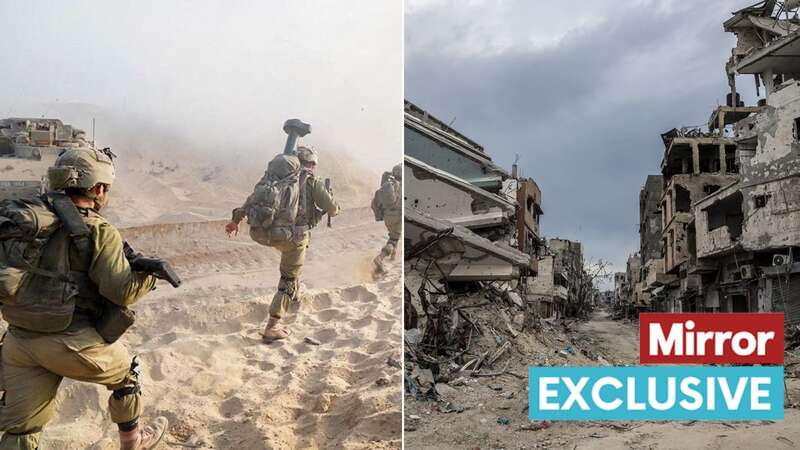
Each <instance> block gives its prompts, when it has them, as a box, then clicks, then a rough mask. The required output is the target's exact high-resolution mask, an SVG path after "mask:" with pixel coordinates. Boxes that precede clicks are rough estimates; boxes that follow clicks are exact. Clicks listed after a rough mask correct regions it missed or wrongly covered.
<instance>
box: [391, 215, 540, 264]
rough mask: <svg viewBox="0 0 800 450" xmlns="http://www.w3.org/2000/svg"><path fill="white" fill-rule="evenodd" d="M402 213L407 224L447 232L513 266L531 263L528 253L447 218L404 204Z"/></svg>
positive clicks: (437, 231)
mask: <svg viewBox="0 0 800 450" xmlns="http://www.w3.org/2000/svg"><path fill="white" fill-rule="evenodd" d="M404 213H405V216H404V220H405V222H406V223H408V224H413V225H415V226H418V227H420V228H422V229H425V230H427V231H430V232H432V233H447V234H448V235H449V236H452V237H455V238H457V239H459V240H460V241H462V242H463V243H464V245H465V246H467V247H471V248H474V249H476V250H480V251H482V252H485V253H487V254H489V255H492V256H495V257H497V258H499V259H501V260H503V261H506V262H508V263H511V264H512V265H515V266H529V265H530V264H531V257H530V255H527V254H525V253H522V252H521V251H519V250H517V249H515V248H512V247H511V246H509V245H505V244H503V243H499V242H492V241H490V240H489V239H486V238H485V237H482V236H480V235H478V234H476V233H474V232H472V231H470V230H469V229H467V228H466V227H462V226H460V225H456V224H454V223H452V222H448V221H447V220H443V219H437V218H435V217H432V216H430V215H428V214H425V213H423V212H420V211H419V210H417V209H416V208H413V207H411V206H406V207H405V209H404ZM412 245H413V244H412Z"/></svg>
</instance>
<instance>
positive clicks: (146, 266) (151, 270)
mask: <svg viewBox="0 0 800 450" xmlns="http://www.w3.org/2000/svg"><path fill="white" fill-rule="evenodd" d="M123 250H124V251H125V258H126V259H127V260H128V262H129V263H130V265H131V270H133V271H134V272H145V273H148V274H150V275H152V276H154V277H156V278H158V279H160V280H166V281H167V282H169V284H171V285H172V287H175V288H176V287H178V286H180V285H181V283H182V281H181V277H180V276H178V273H177V272H175V269H173V268H172V265H171V264H170V263H168V262H166V261H164V260H163V259H160V258H148V257H147V256H143V255H142V254H141V253H138V252H136V250H134V249H133V247H131V246H130V244H128V241H125V243H124V244H123Z"/></svg>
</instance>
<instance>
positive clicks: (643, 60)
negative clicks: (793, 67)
mask: <svg viewBox="0 0 800 450" xmlns="http://www.w3.org/2000/svg"><path fill="white" fill-rule="evenodd" d="M525 3H531V2H525ZM737 3H739V2H732V1H714V2H697V3H696V4H694V5H687V4H686V3H682V2H681V3H680V4H676V5H673V6H674V7H665V8H661V9H658V8H656V7H654V6H653V4H651V3H649V2H644V3H643V2H628V3H620V2H613V3H609V4H606V5H604V8H605V9H606V11H605V13H604V14H603V18H602V20H600V21H598V23H597V24H590V25H587V26H586V27H583V28H578V29H573V30H572V31H571V32H570V33H568V34H566V35H565V36H564V37H563V38H562V39H561V40H560V41H559V42H558V43H557V44H556V45H555V46H551V47H544V48H536V47H531V46H530V45H527V43H528V41H527V40H526V39H525V36H524V34H519V35H517V36H516V37H515V38H516V39H518V40H519V43H520V45H519V46H518V47H513V46H512V47H510V48H508V49H505V50H503V51H500V52H492V51H487V52H484V53H481V54H477V55H469V56H465V55H460V54H455V53H454V52H443V51H440V50H438V49H441V48H446V46H445V45H433V46H430V47H428V48H422V47H421V46H420V45H418V44H419V43H435V42H436V40H437V39H438V40H441V39H445V37H444V36H446V35H447V34H452V35H453V37H454V39H463V40H465V41H466V40H468V39H469V38H468V37H466V36H464V35H462V33H469V32H470V28H469V27H464V26H462V25H460V24H457V25H456V26H454V27H453V28H450V21H449V18H448V17H449V12H450V11H449V10H447V9H446V8H443V7H436V6H429V7H427V8H424V9H423V10H421V11H420V12H419V13H418V14H417V13H415V14H411V15H408V16H407V17H406V49H407V50H406V65H405V95H406V97H407V98H408V99H409V100H411V101H413V102H415V103H417V104H419V105H420V106H422V107H423V108H426V109H428V110H430V111H431V112H432V113H433V114H435V115H437V116H438V117H440V118H442V119H444V120H448V121H449V120H450V119H452V118H455V123H454V126H455V127H456V128H458V129H459V130H460V131H461V132H463V133H465V134H466V135H468V136H470V137H472V138H474V139H476V140H478V141H479V142H481V143H482V144H484V146H485V148H486V149H487V151H489V152H490V154H491V155H492V156H493V157H494V158H495V159H496V160H497V161H498V162H500V163H501V164H503V165H504V166H507V167H508V166H510V165H511V163H512V162H513V160H514V155H515V154H520V157H521V168H522V170H523V172H524V173H525V174H527V175H530V176H532V177H534V178H535V179H536V180H537V182H538V183H539V185H540V186H541V188H542V190H543V202H544V210H545V216H544V218H543V232H544V233H545V234H546V235H548V236H560V237H566V238H572V239H579V240H582V241H583V242H584V244H585V248H586V252H587V254H588V256H590V257H593V258H594V259H597V258H604V259H610V260H611V261H612V262H613V263H614V264H615V265H616V266H617V267H621V266H624V263H625V260H626V256H627V254H629V253H632V252H634V251H636V250H637V248H638V233H637V223H638V193H639V189H640V188H641V185H642V183H643V182H644V179H645V177H646V175H647V174H649V173H658V172H659V163H660V160H661V155H662V153H663V145H662V144H661V141H660V138H659V134H660V133H662V132H664V131H666V130H667V129H669V128H672V127H674V126H681V125H697V124H703V123H705V122H706V121H707V119H708V115H709V114H710V112H711V110H712V109H713V108H714V107H715V106H716V105H717V104H718V102H720V101H723V100H724V95H725V92H727V83H726V79H725V75H724V70H723V65H724V61H725V60H726V59H727V58H728V56H729V55H730V48H731V46H732V44H733V37H732V35H729V34H727V33H725V32H723V30H722V22H723V21H724V20H725V19H726V18H727V17H729V12H730V11H733V10H735V9H737V8H739V7H742V6H746V5H738V4H737ZM504 11H506V12H505V13H506V14H507V13H508V9H505V10H504ZM525 13H530V10H528V11H527V12H526V11H525V8H523V10H522V11H519V12H518V13H517V15H522V14H525ZM481 14H483V15H484V16H485V15H491V14H492V11H491V10H490V9H486V10H482V11H481ZM481 19H482V18H481V17H475V20H481ZM492 20H493V21H494V22H499V23H502V20H497V18H493V19H492ZM514 20H519V18H518V17H516V18H515V19H514ZM432 24H436V26H437V27H438V28H437V29H436V30H435V31H431V30H430V27H431V26H432ZM562 25H563V27H565V28H568V27H570V25H571V24H570V22H569V21H565V22H563V24H562ZM442 30H448V31H452V33H448V32H443V31H442ZM484 31H485V30H484ZM409 42H411V44H409ZM746 92H747V91H746ZM745 97H746V98H745V99H746V100H749V101H751V102H752V101H754V98H753V97H752V96H750V97H747V96H745Z"/></svg>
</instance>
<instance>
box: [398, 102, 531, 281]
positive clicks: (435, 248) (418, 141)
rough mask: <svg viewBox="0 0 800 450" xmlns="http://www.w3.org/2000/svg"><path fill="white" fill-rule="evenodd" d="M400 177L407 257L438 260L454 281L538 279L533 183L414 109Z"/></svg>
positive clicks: (408, 109) (409, 112)
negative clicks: (508, 190)
mask: <svg viewBox="0 0 800 450" xmlns="http://www.w3.org/2000/svg"><path fill="white" fill-rule="evenodd" d="M403 177H404V180H405V183H404V184H405V192H404V200H405V230H404V236H405V238H404V239H405V241H406V252H407V255H413V256H414V257H418V256H420V255H422V254H423V253H426V254H428V255H436V256H437V266H438V267H437V268H436V269H437V270H439V273H438V276H440V277H441V278H442V279H446V280H448V281H449V282H458V281H494V280H515V279H519V278H520V277H521V276H523V275H528V274H535V273H536V271H537V262H538V259H537V257H536V256H537V255H538V251H539V247H540V246H539V228H538V226H539V217H540V216H541V215H542V208H541V191H540V190H539V188H538V186H537V185H536V183H535V182H533V180H530V179H523V180H518V179H516V178H513V177H512V174H511V173H509V172H507V171H506V170H504V169H502V168H501V167H499V166H498V165H496V164H495V163H494V162H493V161H492V159H491V157H490V156H489V155H487V154H486V152H485V151H484V149H483V147H481V146H480V145H479V144H477V143H476V142H474V141H472V140H471V139H469V138H467V137H466V136H464V135H462V134H460V133H459V132H457V131H455V130H453V129H451V128H450V127H449V126H447V125H446V124H445V123H444V122H442V121H440V120H438V119H436V118H435V117H433V116H431V115H430V114H428V113H427V112H426V111H424V110H422V109H420V108H418V107H417V106H415V105H414V104H412V103H410V102H406V104H405V161H404V173H403ZM510 183H513V184H510ZM504 186H511V188H512V189H514V190H515V192H514V194H513V195H509V194H506V191H505V190H504ZM518 198H519V199H521V200H522V201H521V202H520V201H518ZM445 255H449V256H448V257H446V258H441V257H439V256H445Z"/></svg>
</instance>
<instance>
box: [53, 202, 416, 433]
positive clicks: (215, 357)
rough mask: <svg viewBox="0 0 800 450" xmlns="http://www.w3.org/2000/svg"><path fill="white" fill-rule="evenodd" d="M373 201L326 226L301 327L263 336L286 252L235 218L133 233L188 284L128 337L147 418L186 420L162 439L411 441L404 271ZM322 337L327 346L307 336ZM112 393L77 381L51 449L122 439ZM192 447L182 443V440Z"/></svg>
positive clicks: (159, 297) (317, 238)
mask: <svg viewBox="0 0 800 450" xmlns="http://www.w3.org/2000/svg"><path fill="white" fill-rule="evenodd" d="M367 213H368V211H366V210H363V209H362V210H349V211H346V212H345V214H344V215H343V216H342V217H341V218H337V219H335V222H334V223H335V228H332V229H330V230H327V229H320V230H319V231H318V232H315V233H314V236H313V238H312V246H311V249H310V253H309V257H308V263H307V266H306V271H305V273H304V275H303V283H304V285H305V287H306V289H305V290H304V294H303V301H302V302H301V304H299V305H297V306H298V307H299V309H298V308H297V307H296V308H295V309H296V311H295V312H294V313H292V314H290V315H289V316H287V318H286V323H287V324H288V325H289V326H290V328H291V330H292V335H291V336H290V338H289V339H288V340H287V341H285V342H278V343H273V344H270V345H265V344H263V343H262V342H261V341H260V339H259V332H260V330H261V329H262V327H263V323H264V321H265V320H266V318H267V312H268V308H269V301H270V299H271V297H272V294H273V292H274V286H275V285H276V283H277V278H278V272H277V253H276V252H274V251H273V250H271V249H267V248H264V247H261V246H258V245H256V244H254V243H252V242H251V241H250V240H249V238H247V237H246V234H245V236H239V237H238V238H236V239H233V240H229V239H226V238H224V237H223V234H222V231H221V223H217V222H212V223H210V224H205V225H186V226H180V227H170V226H156V227H145V228H140V229H130V230H123V234H124V235H125V236H126V237H128V238H129V239H131V240H132V242H133V244H134V245H135V246H137V247H140V248H141V249H142V250H144V251H145V252H146V253H149V252H157V253H159V254H161V255H164V256H166V257H168V258H170V259H171V260H173V261H174V262H175V263H176V265H177V266H178V269H179V270H180V272H181V274H182V275H183V277H184V279H185V280H186V282H185V284H184V286H182V287H181V288H179V289H172V288H171V287H170V286H168V285H161V284H160V285H159V287H158V289H157V290H156V291H155V292H154V293H152V294H151V295H150V296H149V297H148V298H147V299H145V300H144V301H143V303H142V304H141V305H139V306H138V307H137V308H136V309H137V312H138V322H137V324H136V326H135V328H134V330H133V331H132V332H131V333H129V334H128V335H126V336H125V337H124V340H125V343H126V344H127V345H128V346H129V348H130V349H131V350H133V351H136V352H137V353H138V354H139V355H140V357H141V358H142V361H143V370H144V401H145V404H146V406H145V415H146V416H152V415H153V414H163V415H166V416H167V417H168V418H169V419H170V421H171V422H172V427H171V430H170V435H169V439H168V440H169V442H172V443H173V444H172V445H171V446H170V445H164V446H163V447H162V448H186V446H187V445H188V446H190V447H191V446H196V447H194V448H216V449H260V448H316V447H325V448H330V447H339V448H398V447H399V446H400V420H401V412H400V405H401V391H400V389H401V387H400V371H399V369H397V368H395V367H391V366H389V365H387V359H388V358H389V357H391V358H393V359H395V360H399V359H400V349H399V345H398V343H399V342H400V333H401V331H400V326H401V325H400V321H399V317H400V292H399V267H394V268H393V269H392V271H391V272H390V274H389V275H388V276H387V277H386V278H385V279H384V280H381V281H378V282H377V283H376V282H373V281H372V279H371V278H370V277H369V261H370V258H371V257H372V255H374V254H375V252H377V250H378V249H379V248H380V246H381V244H382V242H383V240H384V239H385V234H384V233H385V231H384V228H383V225H382V224H380V223H375V222H374V221H372V220H371V219H370V218H369V215H368V214H367ZM305 337H313V338H314V339H316V340H318V341H319V342H321V345H319V346H315V345H310V344H308V343H306V342H304V338H305ZM106 398H107V393H106V392H105V391H104V390H103V389H102V388H98V387H94V386H90V385H87V384H81V383H73V382H69V381H67V382H65V385H63V387H62V392H61V395H60V401H61V404H60V413H59V416H58V419H57V421H56V422H55V423H54V424H53V426H51V427H49V428H47V429H46V433H45V439H46V446H45V447H44V448H48V449H55V448H59V449H61V448H70V449H71V448H75V449H78V448H80V449H83V448H92V449H111V448H115V445H116V444H115V441H114V440H112V439H111V438H113V437H114V436H115V427H114V425H113V424H111V423H110V421H109V420H108V418H107V415H106V413H105V402H106ZM179 444H182V445H179Z"/></svg>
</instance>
